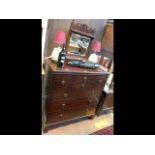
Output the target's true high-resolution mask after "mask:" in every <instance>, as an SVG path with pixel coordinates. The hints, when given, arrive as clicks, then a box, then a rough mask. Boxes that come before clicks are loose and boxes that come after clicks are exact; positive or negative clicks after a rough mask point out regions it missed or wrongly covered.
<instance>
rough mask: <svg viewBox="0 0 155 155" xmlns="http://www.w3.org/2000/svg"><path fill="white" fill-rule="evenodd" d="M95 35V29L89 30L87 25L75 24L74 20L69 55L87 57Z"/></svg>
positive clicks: (68, 48) (68, 49) (71, 27)
mask: <svg viewBox="0 0 155 155" xmlns="http://www.w3.org/2000/svg"><path fill="white" fill-rule="evenodd" d="M94 35H95V29H92V28H89V27H88V26H87V25H86V24H80V23H75V22H74V20H73V21H72V22H71V26H70V33H69V37H68V45H67V54H70V55H75V56H83V57H85V56H86V55H87V54H88V51H89V46H90V44H91V41H92V40H93V39H94Z"/></svg>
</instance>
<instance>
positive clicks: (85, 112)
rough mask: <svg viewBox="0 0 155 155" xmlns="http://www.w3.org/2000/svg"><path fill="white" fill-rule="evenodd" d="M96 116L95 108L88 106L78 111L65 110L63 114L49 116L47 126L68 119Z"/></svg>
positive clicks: (57, 113)
mask: <svg viewBox="0 0 155 155" xmlns="http://www.w3.org/2000/svg"><path fill="white" fill-rule="evenodd" d="M94 114H95V108H94V107H93V106H92V107H91V106H86V107H82V108H78V109H70V110H65V111H63V112H55V113H51V114H48V115H47V122H46V123H47V124H48V123H55V122H60V121H63V120H67V119H72V118H76V117H80V116H90V115H94Z"/></svg>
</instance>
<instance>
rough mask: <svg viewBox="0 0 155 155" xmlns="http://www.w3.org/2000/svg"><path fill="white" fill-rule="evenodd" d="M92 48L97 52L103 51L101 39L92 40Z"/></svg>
mask: <svg viewBox="0 0 155 155" xmlns="http://www.w3.org/2000/svg"><path fill="white" fill-rule="evenodd" d="M90 49H91V50H92V51H93V52H96V53H98V52H101V42H100V41H94V42H92V44H91V47H90Z"/></svg>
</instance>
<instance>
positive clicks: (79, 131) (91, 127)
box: [45, 111, 113, 135]
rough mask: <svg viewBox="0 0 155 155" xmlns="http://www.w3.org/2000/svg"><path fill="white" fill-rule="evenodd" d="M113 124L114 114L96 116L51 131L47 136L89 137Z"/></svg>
mask: <svg viewBox="0 0 155 155" xmlns="http://www.w3.org/2000/svg"><path fill="white" fill-rule="evenodd" d="M112 124H113V113H112V112H111V111H110V112H108V113H107V114H102V115H100V116H96V117H95V118H94V119H93V120H90V119H88V118H85V119H82V120H80V121H76V122H74V123H69V124H67V125H63V126H59V127H57V128H53V129H50V130H49V131H48V132H47V133H46V134H45V135H88V134H91V133H93V132H95V131H97V130H100V129H103V128H105V127H108V126H111V125H112Z"/></svg>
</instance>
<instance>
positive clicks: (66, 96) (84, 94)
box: [48, 90, 92, 102]
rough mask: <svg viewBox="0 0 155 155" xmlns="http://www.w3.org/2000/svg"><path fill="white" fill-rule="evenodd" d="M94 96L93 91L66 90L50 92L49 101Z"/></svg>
mask: <svg viewBox="0 0 155 155" xmlns="http://www.w3.org/2000/svg"><path fill="white" fill-rule="evenodd" d="M90 97H92V91H91V90H87V91H80V92H69V93H67V92H65V93H62V92H60V93H51V94H49V98H48V101H52V102H53V101H57V100H70V99H78V98H90Z"/></svg>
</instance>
